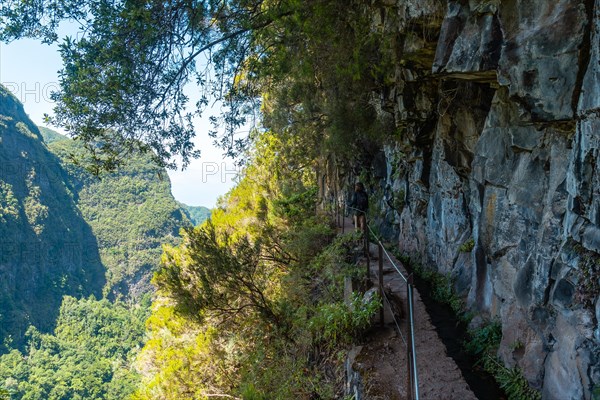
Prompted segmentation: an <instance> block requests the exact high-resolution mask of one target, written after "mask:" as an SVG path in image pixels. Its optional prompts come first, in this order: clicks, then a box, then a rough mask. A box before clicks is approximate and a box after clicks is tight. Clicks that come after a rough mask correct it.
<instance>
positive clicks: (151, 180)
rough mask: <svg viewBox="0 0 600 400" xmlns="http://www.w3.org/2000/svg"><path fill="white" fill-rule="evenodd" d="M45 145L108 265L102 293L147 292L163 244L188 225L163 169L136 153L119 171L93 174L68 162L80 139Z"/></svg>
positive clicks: (131, 294) (130, 294)
mask: <svg viewBox="0 0 600 400" xmlns="http://www.w3.org/2000/svg"><path fill="white" fill-rule="evenodd" d="M49 148H50V150H51V151H52V152H54V153H55V154H56V155H57V156H58V157H59V158H60V159H61V161H62V162H63V166H64V168H65V169H66V170H67V171H68V173H69V176H70V184H71V185H72V187H73V188H74V191H75V193H76V199H77V206H78V207H79V209H80V210H81V213H82V215H83V217H84V218H85V220H86V221H87V222H88V223H89V224H90V226H91V227H92V230H93V232H94V235H95V236H96V238H97V240H98V247H99V249H100V256H101V259H102V262H103V264H104V265H105V266H106V268H107V282H106V287H105V289H104V293H105V294H106V295H108V296H109V297H111V298H117V297H120V296H125V297H132V298H139V297H140V296H141V295H143V294H144V293H149V292H150V291H152V287H151V285H150V279H151V277H152V273H153V271H154V270H155V269H156V268H157V267H158V262H159V260H160V256H161V254H162V245H163V244H175V243H177V242H178V235H179V229H180V228H181V227H182V226H183V225H189V224H190V222H189V220H188V218H187V217H186V216H185V215H184V213H183V212H182V210H181V208H180V206H179V204H178V203H177V202H176V201H175V199H174V198H173V195H172V194H171V183H170V181H169V177H168V176H167V174H166V171H165V170H164V169H162V168H159V167H157V166H156V165H154V164H153V163H152V161H151V160H150V157H148V156H146V155H142V154H135V155H132V156H131V157H130V158H129V160H128V162H127V165H126V166H124V167H123V168H122V169H121V170H119V171H118V172H115V173H111V174H106V175H102V176H100V177H96V176H93V175H91V174H90V173H88V172H87V171H86V170H84V169H83V168H81V167H78V166H76V165H73V164H72V163H71V162H70V161H69V160H70V155H71V154H76V153H80V152H82V151H83V149H82V147H81V145H80V143H79V142H77V141H74V140H63V141H54V142H52V143H50V145H49Z"/></svg>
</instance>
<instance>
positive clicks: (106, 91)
mask: <svg viewBox="0 0 600 400" xmlns="http://www.w3.org/2000/svg"><path fill="white" fill-rule="evenodd" d="M2 4H3V5H2V6H0V40H3V41H11V40H15V39H18V38H22V37H33V38H38V39H41V40H42V41H44V42H60V52H61V55H62V58H63V61H64V68H63V69H62V70H61V71H60V90H58V91H57V92H55V93H54V94H53V100H55V101H56V108H55V116H54V117H53V122H54V123H55V124H57V125H62V126H64V127H65V128H66V129H67V131H69V132H70V133H71V134H72V135H74V136H77V137H78V138H80V139H82V140H83V142H84V143H86V146H87V147H88V150H89V151H90V152H91V153H92V155H93V161H94V163H95V164H96V165H100V166H102V167H103V168H105V169H112V168H114V167H115V166H116V165H117V164H118V163H119V162H121V161H122V160H123V159H124V155H125V154H127V153H128V152H130V151H131V150H133V149H142V150H147V151H148V150H152V151H151V153H152V154H154V156H155V160H156V161H158V162H159V163H160V164H162V165H166V166H168V167H177V165H176V162H175V160H176V159H179V160H180V161H181V163H182V165H183V166H185V165H187V164H188V163H189V161H190V160H191V158H193V157H196V156H198V155H199V151H198V149H195V148H194V146H193V143H192V141H193V138H194V136H195V128H194V125H193V116H194V115H196V114H200V113H202V111H203V110H204V109H205V108H206V107H207V106H208V105H209V102H216V103H217V102H218V104H220V105H221V113H220V115H219V116H218V117H212V121H213V123H214V124H215V127H217V126H219V127H221V128H222V129H221V130H220V131H219V132H220V133H217V130H216V128H215V130H214V131H213V132H211V134H212V136H213V137H214V138H215V141H216V142H218V144H219V145H220V146H221V147H222V148H223V149H224V150H225V151H226V153H227V154H228V155H230V156H236V155H240V154H242V153H243V152H244V151H245V150H246V149H247V145H248V142H249V140H251V136H250V135H247V134H241V135H240V134H236V130H237V129H238V128H239V127H240V126H242V125H244V124H246V123H248V117H249V116H255V115H256V113H257V112H258V111H260V106H261V104H262V103H263V102H262V99H263V98H265V95H269V97H268V100H269V102H270V103H269V104H267V105H266V108H264V107H263V111H264V110H265V109H266V110H267V111H268V110H273V107H275V108H276V109H277V110H278V111H279V114H278V115H274V116H273V117H272V118H271V119H270V120H269V121H268V123H270V124H273V123H279V124H280V125H281V124H283V125H291V124H297V125H300V126H304V127H306V126H310V127H312V128H313V129H311V132H313V133H314V132H322V131H323V129H324V128H326V127H327V126H329V125H331V118H330V117H331V115H332V114H334V113H336V112H338V113H342V114H343V115H344V117H345V118H344V119H343V121H345V126H342V127H341V128H342V129H341V130H340V131H342V130H344V131H349V132H353V131H355V130H356V128H357V127H361V126H364V124H362V125H361V120H360V116H363V115H367V116H368V113H366V114H365V113H362V112H359V113H357V112H356V111H357V110H366V109H369V108H370V106H369V103H368V99H366V98H365V93H367V94H368V93H369V91H368V89H373V85H374V84H375V85H376V84H378V82H380V81H381V76H380V75H381V73H380V72H381V71H377V70H376V66H377V65H378V63H376V62H373V61H374V60H375V59H376V58H377V57H378V55H377V54H376V52H374V51H373V49H374V47H373V46H372V44H373V36H372V35H369V31H370V24H369V23H367V22H365V21H363V20H361V18H360V14H361V8H362V7H363V6H362V5H361V4H359V2H356V1H350V2H338V1H334V0H306V1H299V0H229V1H225V0H204V1H198V0H171V1H162V0H161V1H158V0H142V1H137V0H136V1H133V0H83V1H74V0H65V1H61V2H57V1H55V0H19V1H7V2H6V1H5V2H2ZM65 20H68V21H72V22H75V23H76V24H78V25H79V32H78V34H77V36H75V37H65V38H59V37H58V34H57V28H58V27H59V25H60V23H61V21H65ZM357 87H360V90H359V92H360V93H361V94H360V95H358V96H357V95H356V93H357V91H356V90H355V89H356V88H357ZM365 89H366V90H365ZM325 92H329V93H330V94H332V96H326V97H327V98H325V97H324V96H323V95H322V94H323V93H325ZM190 93H192V95H190ZM349 94H352V96H349ZM261 96H262V97H261ZM191 97H193V98H194V99H195V100H196V99H197V100H196V101H195V104H189V103H190V98H191ZM349 98H352V101H351V102H348V101H347V100H348V99H349ZM348 107H350V108H352V109H348ZM340 121H342V120H340ZM357 124H358V125H357ZM315 128H316V129H315ZM301 132H302V131H301ZM115 133H116V134H115ZM304 133H306V131H304ZM318 139H321V138H318ZM345 142H346V141H344V143H345Z"/></svg>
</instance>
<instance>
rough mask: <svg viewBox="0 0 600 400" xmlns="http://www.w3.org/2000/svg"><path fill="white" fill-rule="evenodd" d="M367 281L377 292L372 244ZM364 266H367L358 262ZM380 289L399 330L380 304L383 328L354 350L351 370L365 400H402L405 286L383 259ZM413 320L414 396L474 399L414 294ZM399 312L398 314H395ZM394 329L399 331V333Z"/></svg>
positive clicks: (404, 385) (348, 223)
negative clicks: (416, 378) (358, 377)
mask: <svg viewBox="0 0 600 400" xmlns="http://www.w3.org/2000/svg"><path fill="white" fill-rule="evenodd" d="M353 229H354V228H353V226H352V220H351V219H350V218H346V219H345V225H344V230H345V231H346V232H348V231H350V230H353ZM369 253H370V255H371V263H370V276H371V279H372V281H373V283H374V284H375V286H377V282H378V275H377V272H378V259H377V256H378V250H377V246H376V245H374V244H371V246H370V251H369ZM389 256H390V257H391V258H392V261H393V263H394V264H395V265H396V267H398V268H399V269H400V271H401V272H402V273H403V274H404V275H405V276H408V274H407V272H406V270H405V269H404V267H403V266H402V263H401V262H399V261H398V260H396V259H395V258H394V257H393V256H392V255H391V254H389ZM360 263H362V265H365V269H366V260H365V259H364V258H363V259H361V260H360ZM383 280H384V288H385V292H386V293H387V298H388V299H389V301H390V303H391V304H392V307H393V308H394V309H395V310H396V311H395V314H398V313H400V314H401V315H400V318H399V319H398V318H396V319H397V320H398V321H397V323H398V325H396V322H394V319H393V318H392V315H393V314H392V311H391V309H390V307H389V303H388V302H387V301H384V304H385V316H384V321H385V326H384V327H383V328H382V327H381V326H380V323H379V321H377V323H376V324H375V325H374V327H373V328H372V329H371V331H370V332H369V333H368V334H367V335H366V336H365V338H364V342H363V344H362V346H359V347H358V348H357V349H356V350H358V351H357V353H358V354H357V355H356V357H355V359H354V363H353V365H354V369H355V370H357V371H359V372H360V373H361V375H362V377H363V379H364V385H365V392H366V398H367V399H373V400H379V399H382V400H383V399H385V400H388V399H389V400H403V399H406V396H407V387H408V382H407V378H408V374H407V368H408V367H407V352H406V344H405V343H406V336H407V319H406V316H407V315H408V312H407V309H406V305H407V301H406V299H407V294H406V282H405V281H404V279H403V278H402V277H401V276H400V274H398V272H397V271H396V269H395V267H394V265H392V263H391V262H390V261H389V260H388V258H387V257H386V256H385V255H384V256H383ZM413 293H414V318H415V348H416V355H417V371H418V374H419V394H420V398H421V399H423V400H429V399H431V400H445V399H447V400H454V399H456V400H471V399H477V397H476V396H475V394H474V393H473V392H472V391H471V389H470V388H469V385H468V384H467V382H466V381H465V379H464V378H463V376H462V373H461V371H460V369H459V368H458V366H457V365H456V363H455V362H454V360H453V359H452V358H450V357H449V356H448V355H447V353H446V347H445V346H444V344H443V343H442V341H441V339H440V338H439V336H438V334H437V332H436V330H435V327H434V326H433V324H432V323H431V320H430V317H429V315H428V314H427V311H426V308H425V305H424V304H423V302H422V301H421V297H420V295H419V293H418V291H417V290H416V289H415V290H414V292H413ZM399 309H400V310H399ZM398 328H399V329H400V330H398Z"/></svg>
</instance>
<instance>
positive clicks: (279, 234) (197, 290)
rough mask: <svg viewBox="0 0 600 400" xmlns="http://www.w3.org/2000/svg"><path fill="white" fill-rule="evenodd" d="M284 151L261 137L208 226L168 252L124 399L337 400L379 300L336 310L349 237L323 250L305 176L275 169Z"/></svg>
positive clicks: (322, 221)
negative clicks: (133, 380) (139, 383)
mask: <svg viewBox="0 0 600 400" xmlns="http://www.w3.org/2000/svg"><path fill="white" fill-rule="evenodd" d="M287 145H289V143H285V142H281V141H280V140H279V139H278V138H277V137H276V136H275V135H273V134H271V133H268V132H267V133H264V134H263V135H261V137H260V138H259V139H258V146H257V151H256V153H255V154H254V156H253V159H252V161H251V162H250V163H249V165H248V166H247V167H246V169H245V173H244V178H243V179H242V180H241V181H240V183H239V184H238V185H237V186H236V187H235V188H234V189H233V190H232V191H231V192H230V193H229V194H228V195H227V196H226V197H225V198H224V199H223V200H222V202H221V203H220V204H219V206H218V207H217V208H216V209H215V210H214V211H213V214H212V217H211V220H209V221H208V222H207V223H205V224H203V225H202V226H200V227H196V228H193V229H192V228H189V229H186V231H185V233H184V236H183V241H182V244H181V245H180V246H178V247H170V248H167V249H166V251H165V254H164V255H163V261H162V268H161V269H160V270H159V271H158V272H157V274H156V275H155V278H154V283H155V284H156V285H157V287H158V294H159V296H158V299H157V300H156V302H155V303H154V306H153V312H152V316H151V317H150V319H149V320H148V328H149V334H150V338H149V340H148V342H147V343H146V346H145V347H144V349H143V350H142V353H141V355H140V357H139V359H138V369H139V370H140V371H141V373H142V375H143V387H142V389H140V390H139V391H138V392H137V393H136V395H135V396H134V399H138V400H141V399H161V398H164V397H165V396H166V394H167V393H168V394H169V396H172V397H174V398H204V397H205V396H209V395H211V396H217V395H220V396H234V397H243V398H253V399H267V398H269V399H289V398H296V399H301V398H313V397H315V396H318V397H320V398H339V397H340V390H341V388H342V384H341V383H342V380H341V379H342V377H343V374H342V373H341V368H342V364H343V359H342V358H340V356H341V355H342V354H343V352H342V353H339V351H340V350H341V349H342V348H343V347H341V346H342V345H346V344H348V343H349V342H350V341H351V340H352V338H353V337H354V335H355V334H356V333H357V332H359V331H360V330H361V329H363V328H364V327H365V326H367V325H368V324H369V321H370V316H371V315H372V313H373V312H374V311H375V310H376V309H377V307H378V302H377V301H372V302H367V303H363V302H362V300H361V299H360V298H355V300H354V301H353V304H352V307H348V306H347V305H346V304H345V303H344V302H343V284H342V281H343V277H344V276H352V275H354V274H356V268H355V267H354V266H353V265H352V263H351V262H350V261H351V258H350V259H349V258H348V257H349V256H350V253H349V250H350V249H351V248H352V247H353V246H354V245H355V242H354V239H355V238H354V237H353V236H351V235H350V236H347V237H344V238H341V239H338V240H336V241H334V242H333V243H332V239H333V237H334V230H333V228H332V226H331V225H330V224H329V219H328V218H327V217H326V216H325V215H321V216H319V217H318V218H317V217H316V216H315V206H316V191H315V190H314V184H315V181H314V175H313V174H312V173H311V171H310V170H309V169H301V170H293V171H289V170H288V171H282V170H281V168H277V167H276V166H277V165H280V163H281V161H282V157H285V156H284V152H281V151H280V150H282V149H283V148H284V147H286V146H287Z"/></svg>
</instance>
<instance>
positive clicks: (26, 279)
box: [0, 87, 105, 346]
mask: <svg viewBox="0 0 600 400" xmlns="http://www.w3.org/2000/svg"><path fill="white" fill-rule="evenodd" d="M66 177H67V176H66V173H65V172H64V170H63V169H62V167H61V166H60V163H59V161H58V159H57V158H56V157H55V156H54V155H52V154H51V153H50V151H48V149H47V147H46V146H45V145H44V143H43V142H42V140H41V136H40V133H39V131H38V129H37V127H36V126H35V125H34V124H33V123H32V122H31V121H30V120H29V118H28V117H27V115H26V114H25V112H24V111H23V106H22V105H21V104H20V103H19V102H18V101H17V100H16V99H14V98H13V97H12V95H10V94H9V93H8V92H7V91H6V89H4V88H3V87H0V338H2V340H3V341H6V340H7V339H8V342H11V341H12V343H11V344H12V346H20V345H22V343H23V334H24V332H25V330H26V329H27V327H28V326H29V325H31V324H33V325H35V326H36V327H38V328H39V329H41V330H42V331H48V330H50V329H52V328H53V326H54V321H55V319H56V316H57V314H58V309H59V307H60V304H61V301H62V297H63V295H65V294H68V295H72V296H78V297H80V296H89V295H91V294H93V295H96V296H97V297H100V296H101V294H102V287H103V286H104V283H105V277H104V272H105V270H104V267H103V266H102V264H101V262H100V256H99V254H98V245H97V243H96V238H95V237H94V235H93V234H92V230H91V229H90V227H89V225H88V224H87V223H86V222H85V220H84V219H83V217H82V215H81V213H80V212H79V210H78V209H77V207H76V205H75V202H74V200H73V197H72V191H71V190H70V188H69V187H68V186H67V185H66V184H65V182H66V181H67V179H66ZM9 338H10V339H9Z"/></svg>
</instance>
